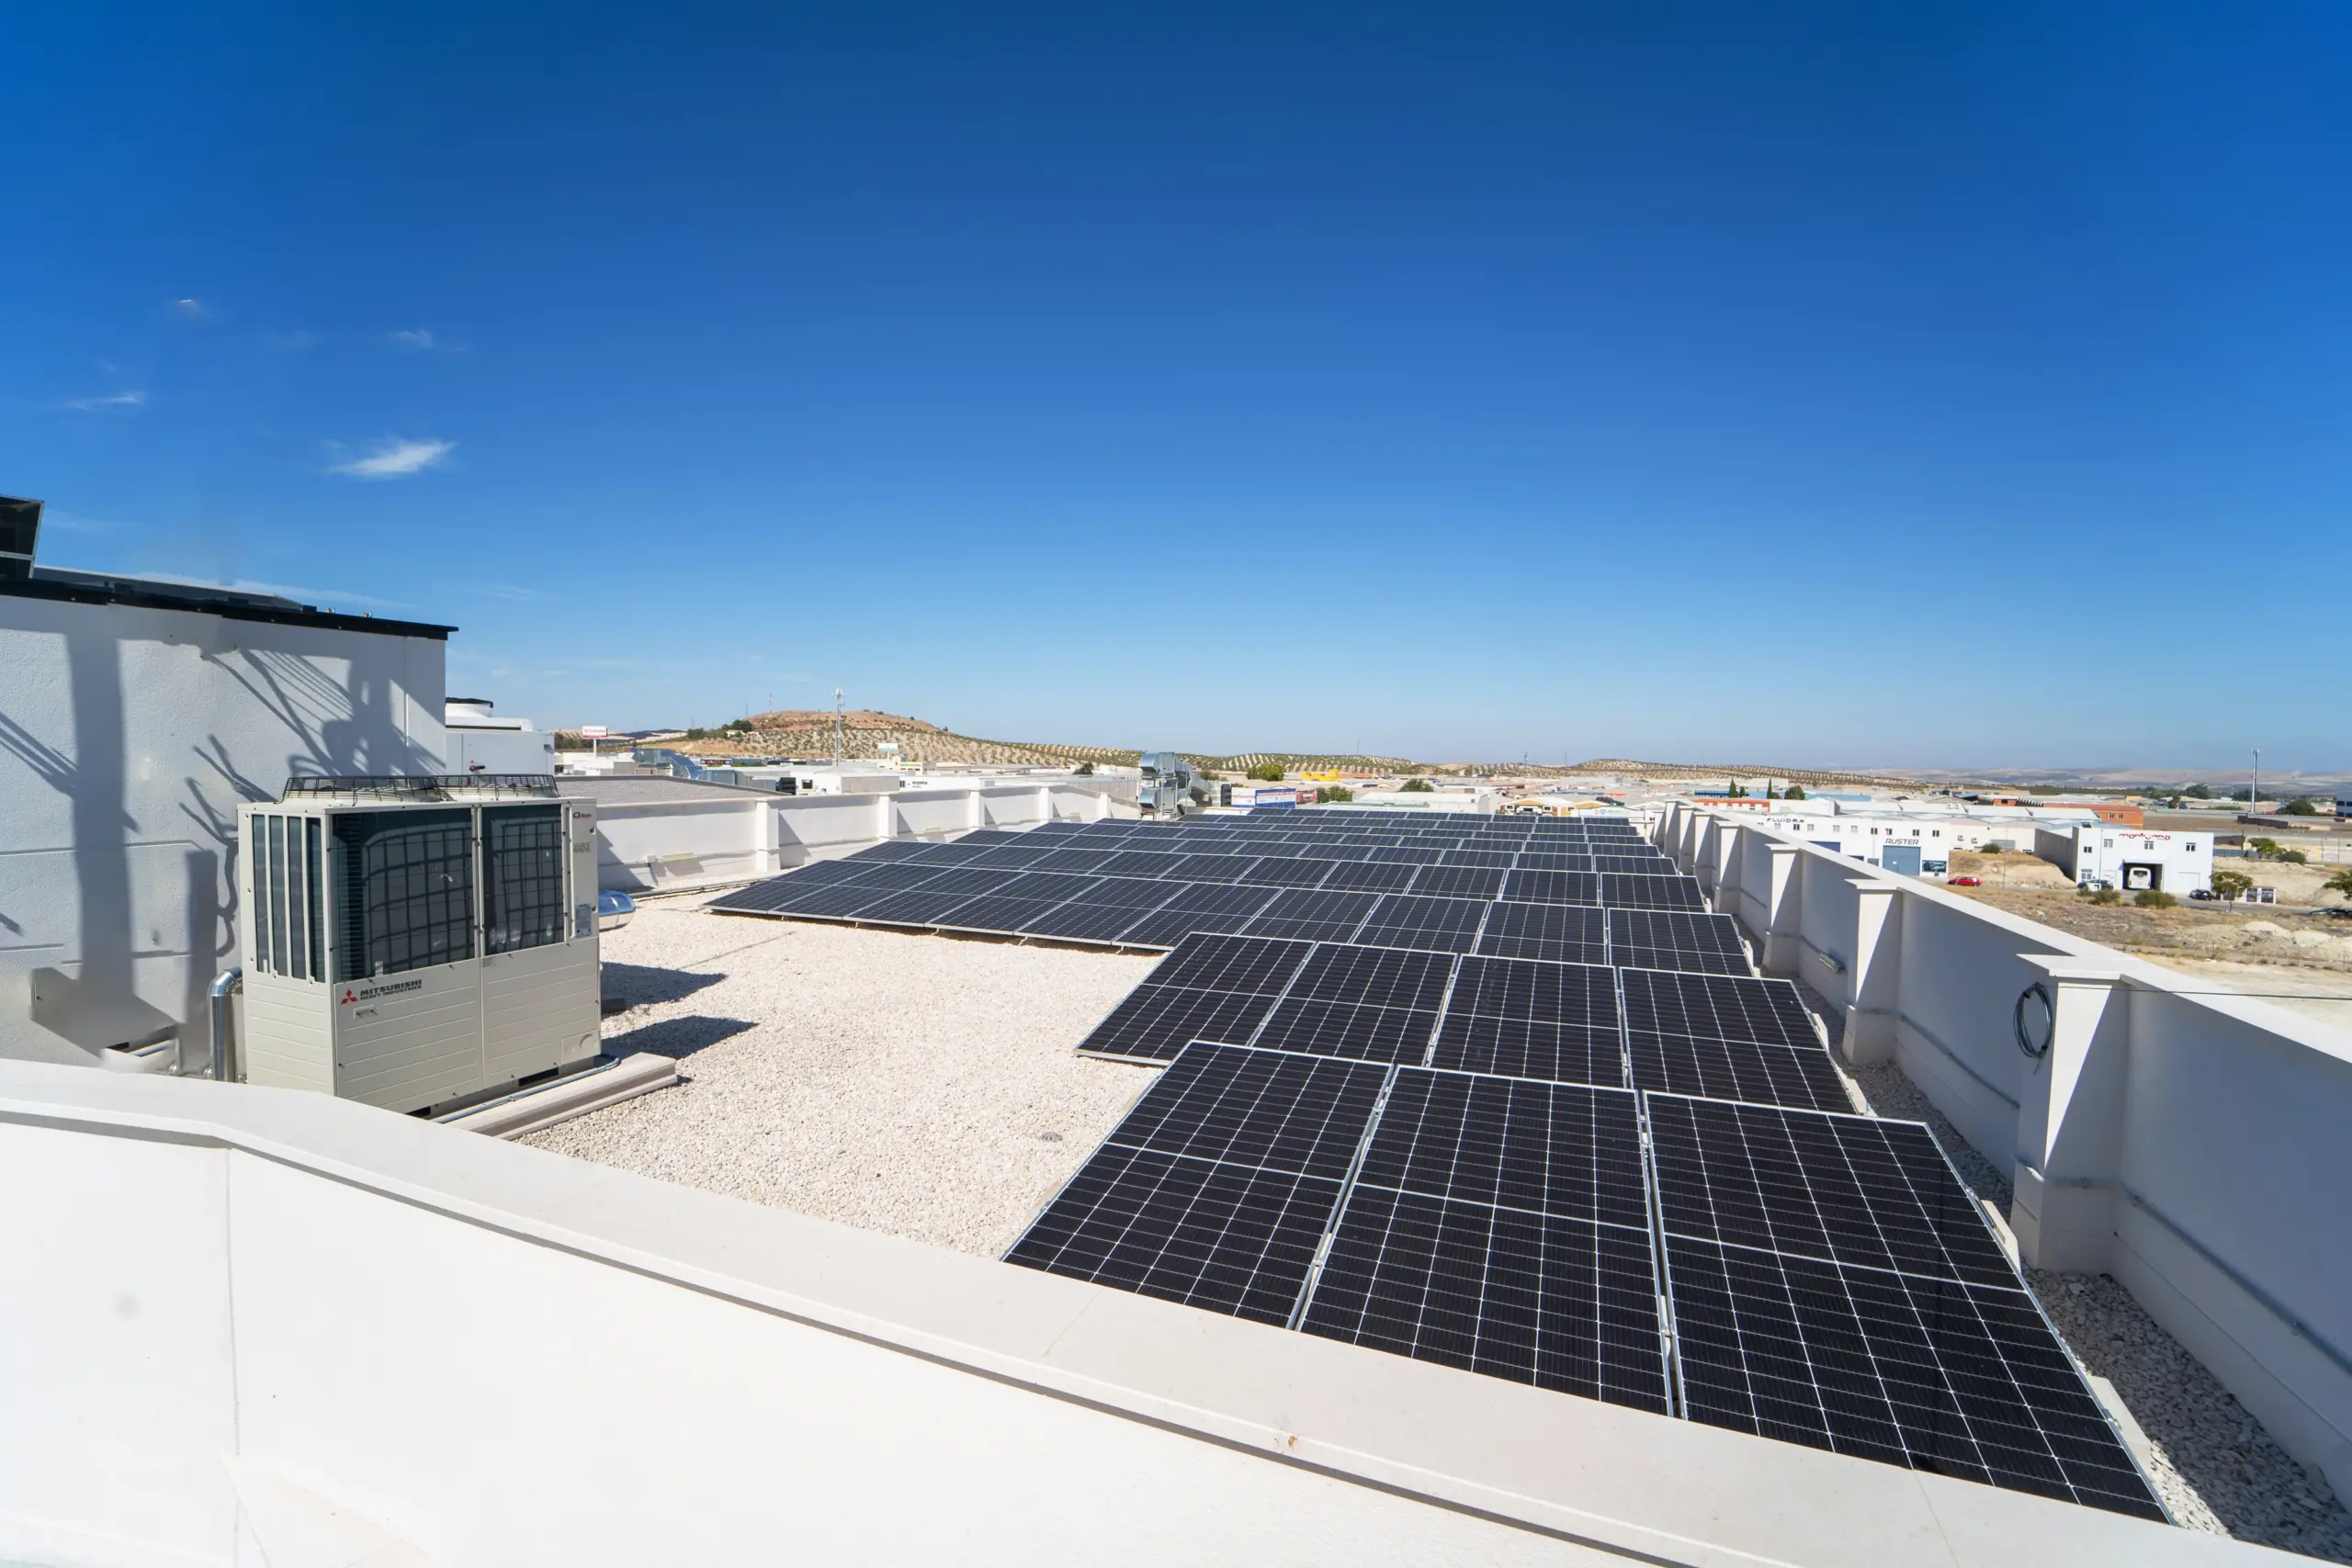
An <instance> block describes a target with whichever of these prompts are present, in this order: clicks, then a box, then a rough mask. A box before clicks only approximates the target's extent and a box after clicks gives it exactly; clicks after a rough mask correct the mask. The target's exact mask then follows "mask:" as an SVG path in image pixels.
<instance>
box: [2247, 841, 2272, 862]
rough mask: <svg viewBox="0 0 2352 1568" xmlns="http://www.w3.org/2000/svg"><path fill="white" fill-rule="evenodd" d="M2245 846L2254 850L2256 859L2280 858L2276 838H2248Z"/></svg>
mask: <svg viewBox="0 0 2352 1568" xmlns="http://www.w3.org/2000/svg"><path fill="white" fill-rule="evenodd" d="M2245 847H2246V848H2247V849H2250V850H2252V851H2253V852H2254V854H2255V858H2256V860H2277V859H2278V840H2276V839H2248V840H2246V841H2245Z"/></svg>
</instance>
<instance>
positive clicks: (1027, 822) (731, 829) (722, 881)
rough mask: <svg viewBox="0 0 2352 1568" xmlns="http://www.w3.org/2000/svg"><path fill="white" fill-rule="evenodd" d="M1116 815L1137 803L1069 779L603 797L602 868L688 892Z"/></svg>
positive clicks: (616, 876)
mask: <svg viewBox="0 0 2352 1568" xmlns="http://www.w3.org/2000/svg"><path fill="white" fill-rule="evenodd" d="M1112 815H1118V816H1125V817H1132V816H1134V815H1135V807H1133V806H1132V805H1129V804H1125V803H1122V802H1119V801H1117V800H1114V799H1113V798H1111V796H1110V795H1109V794H1108V792H1106V791H1104V790H1103V789H1101V788H1090V787H1088V786H1086V785H1083V784H1074V783H1071V782H1069V781H1067V780H1055V781H1052V782H1049V783H1041V784H989V785H982V786H978V787H973V788H954V787H947V788H938V789H914V790H899V791H896V792H894V793H890V794H879V795H766V794H761V793H755V792H752V791H748V790H744V791H718V790H713V791H711V792H710V795H709V797H708V798H707V799H682V798H673V797H668V796H663V797H660V798H656V799H651V800H645V801H628V800H605V801H602V802H600V803H599V805H598V807H597V817H596V844H597V874H598V877H599V880H600V882H601V884H602V886H605V887H607V888H614V889H617V890H619V891H621V892H625V893H647V892H651V893H664V892H684V891H691V890H693V889H695V888H701V887H718V886H726V885H728V884H729V883H738V882H749V881H752V880H754V879H756V878H758V877H763V876H774V875H775V874H777V873H778V872H782V871H789V870H790V869H792V868H793V867H794V866H796V865H802V864H805V863H808V862H809V861H812V860H827V859H832V858H836V857H838V856H841V855H846V854H854V853H855V852H857V851H859V850H862V849H865V847H866V846H868V845H870V844H876V843H880V842H881V841H882V840H886V839H909V838H922V839H939V838H944V837H946V836H947V835H949V834H954V833H963V832H967V831H970V830H971V829H978V828H1021V827H1032V826H1035V824H1037V823H1040V822H1046V821H1051V820H1052V819H1054V818H1073V819H1076V820H1079V821H1086V822H1091V821H1093V820H1095V819H1096V818H1102V817H1107V816H1112Z"/></svg>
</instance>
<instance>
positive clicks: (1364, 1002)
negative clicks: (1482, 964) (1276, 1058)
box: [1250, 944, 1453, 1063]
mask: <svg viewBox="0 0 2352 1568" xmlns="http://www.w3.org/2000/svg"><path fill="white" fill-rule="evenodd" d="M1452 966H1453V965H1452V961H1451V960H1450V959H1448V958H1446V957H1445V956H1443V955H1442V954H1440V953H1408V952H1397V951H1394V950H1390V949H1385V948H1372V947H1352V946H1348V945H1344V944H1325V945H1323V946H1318V947H1317V949H1316V950H1315V953H1314V954H1313V956H1311V957H1310V958H1308V960H1307V961H1306V965H1305V966H1304V967H1303V968H1301V970H1300V971H1299V973H1298V975H1297V976H1296V977H1295V979H1293V980H1292V982H1291V985H1290V989H1289V991H1288V992H1287V993H1286V994H1285V995H1284V996H1283V998H1282V1000H1281V1001H1279V1002H1278V1003H1276V1004H1275V1006H1274V1009H1273V1011H1272V1012H1271V1013H1270V1014H1268V1015H1267V1018H1266V1021H1265V1022H1264V1023H1263V1024H1262V1025H1261V1026H1260V1028H1259V1030H1258V1032H1257V1033H1256V1034H1254V1035H1252V1036H1251V1037H1250V1043H1252V1044H1256V1045H1260V1046H1265V1047H1270V1048H1272V1049H1275V1050H1281V1051H1303V1052H1308V1053H1311V1054H1313V1055H1318V1056H1349V1057H1353V1058H1356V1059H1358V1060H1363V1061H1379V1062H1416V1063H1418V1062H1419V1061H1420V1060H1421V1059H1422V1057H1423V1056H1424V1055H1426V1054H1427V1053H1428V1050H1429V1043H1430V1030H1431V1029H1433V1028H1434V1027H1435V1026H1436V1023H1437V1008H1438V1002H1439V1000H1440V999H1441V998H1442V997H1443V996H1444V994H1445V981H1446V975H1447V972H1448V971H1449V970H1450V969H1451V968H1452Z"/></svg>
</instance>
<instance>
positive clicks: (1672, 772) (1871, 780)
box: [662, 708, 1905, 785]
mask: <svg viewBox="0 0 2352 1568" xmlns="http://www.w3.org/2000/svg"><path fill="white" fill-rule="evenodd" d="M750 722H751V725H752V729H751V732H750V733H749V734H745V733H744V732H742V731H741V730H737V731H733V732H731V733H727V734H718V733H713V734H710V735H707V736H704V737H701V738H700V739H691V740H686V739H678V740H665V741H663V742H662V744H664V745H667V746H671V747H673V748H675V749H676V750H680V751H685V752H690V753H693V754H695V755H698V756H706V757H741V756H785V757H831V755H832V754H833V715H832V711H831V709H829V708H777V709H775V710H774V711H772V712H768V713H758V714H753V715H752V716H751V720H750ZM841 738H842V757H843V759H844V760H847V761H876V760H877V759H879V758H882V757H886V756H895V757H898V758H900V759H903V760H905V761H910V762H960V763H965V764H967V765H968V764H978V765H981V766H998V767H1049V768H1050V767H1074V766H1076V765H1077V764H1078V763H1080V762H1094V763H1098V764H1103V765H1106V766H1111V767H1127V768H1131V767H1134V766H1135V765H1136V759H1137V757H1138V756H1139V753H1138V752H1136V751H1135V750H1132V749H1128V748H1124V747H1117V746H1072V745H1065V744H1061V743H1058V742H1054V741H1039V740H989V739H982V738H980V737H978V736H974V735H958V734H956V732H955V731H953V730H950V729H944V728H941V727H940V726H938V725H935V724H933V723H931V722H930V721H928V720H926V719H920V718H912V717H910V716H907V715H905V714H895V713H883V712H881V711H880V710H879V709H876V708H857V709H854V710H853V711H851V712H848V713H844V714H843V715H842V724H841ZM888 745H895V746H896V747H897V748H898V750H896V751H895V752H886V751H884V750H882V748H883V747H884V746H888ZM1183 756H1184V757H1185V759H1186V760H1187V761H1190V762H1191V763H1192V764H1193V766H1194V767H1196V768H1204V769H1206V770H1208V771H1209V772H1211V773H1245V772H1247V771H1248V770H1250V768H1253V767H1256V766H1258V765H1259V764H1261V763H1265V762H1275V763H1279V764H1281V766H1282V767H1283V770H1284V771H1285V772H1289V773H1300V772H1306V771H1309V770H1313V771H1318V772H1322V771H1336V772H1339V773H1374V774H1380V773H1408V774H1410V773H1427V774H1430V775H1432V776H1442V775H1447V774H1453V775H1476V774H1485V773H1508V774H1515V775H1517V776H1519V777H1521V778H1565V777H1566V776H1568V775H1570V774H1577V773H1616V774H1620V775H1624V776H1630V777H1634V778H1644V779H1657V780H1670V779H1729V778H1740V779H1765V778H1770V779H1773V780H1776V781H1779V782H1781V783H1787V784H1806V785H1816V784H1880V785H1885V784H1894V785H1901V784H1904V783H1905V780H1902V779H1896V778H1883V777H1876V776H1872V775H1869V774H1863V773H1828V772H1824V771H1822V770H1819V769H1811V768H1778V767H1765V766H1762V765H1760V764H1758V765H1753V766H1748V765H1742V766H1738V767H1724V766H1719V765H1715V764H1702V763H1688V762H1637V761H1627V760H1625V759H1623V758H1606V759H1597V760H1595V761H1589V762H1578V763H1577V764H1576V765H1575V766H1574V767H1566V768H1561V767H1544V766H1542V765H1540V764H1532V763H1521V762H1416V761H1412V760H1411V759H1409V758H1406V757H1374V756H1364V755H1360V754H1356V753H1351V752H1326V751H1237V752H1234V753H1231V754H1230V755H1226V756H1211V755H1208V754H1206V753H1204V752H1191V751H1188V752H1185V753H1183Z"/></svg>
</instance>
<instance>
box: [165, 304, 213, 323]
mask: <svg viewBox="0 0 2352 1568" xmlns="http://www.w3.org/2000/svg"><path fill="white" fill-rule="evenodd" d="M172 313H173V314H174V315H175V316H178V317H180V318H181V319H182V320H184V321H202V320H204V319H205V318H206V317H207V316H209V315H210V314H212V312H211V310H209V309H207V308H206V306H205V303H204V301H203V300H201V299H175V300H173V301H172Z"/></svg>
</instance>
